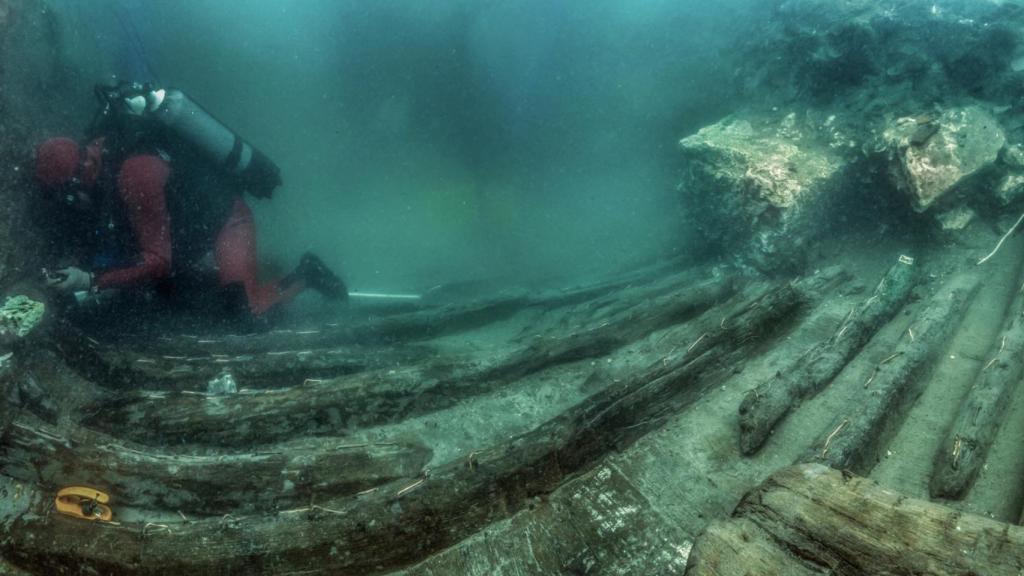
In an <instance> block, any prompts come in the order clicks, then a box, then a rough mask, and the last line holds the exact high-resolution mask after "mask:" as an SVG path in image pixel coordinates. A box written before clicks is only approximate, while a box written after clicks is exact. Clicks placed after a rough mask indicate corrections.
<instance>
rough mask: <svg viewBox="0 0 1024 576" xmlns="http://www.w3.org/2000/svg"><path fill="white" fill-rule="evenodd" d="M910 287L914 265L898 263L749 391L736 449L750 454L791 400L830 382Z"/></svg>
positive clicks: (742, 406)
mask: <svg viewBox="0 0 1024 576" xmlns="http://www.w3.org/2000/svg"><path fill="white" fill-rule="evenodd" d="M913 287H914V271H913V268H912V265H911V264H910V263H903V262H902V261H901V262H898V263H896V264H895V265H893V266H892V267H891V268H890V269H889V271H888V272H886V274H885V276H884V277H883V278H882V280H881V282H879V283H878V286H877V287H876V288H875V292H874V294H873V295H872V296H871V297H870V298H868V299H867V300H866V301H865V302H864V303H863V304H861V305H860V306H858V307H857V308H855V309H854V310H851V312H850V315H849V316H848V317H847V318H846V320H844V322H843V324H842V325H841V326H840V327H839V328H838V329H837V330H836V332H835V333H834V334H833V335H832V336H831V337H830V338H829V339H828V340H825V341H824V342H821V343H820V344H818V345H816V346H814V347H813V348H811V349H810V350H808V351H807V352H806V353H805V354H804V355H803V356H801V357H800V358H799V359H798V360H797V361H796V362H794V363H793V365H792V366H790V367H789V368H787V369H785V370H784V371H780V372H777V373H776V374H775V376H773V377H771V378H769V379H768V380H767V381H765V382H762V383H760V384H758V385H757V386H756V387H755V388H753V389H751V390H750V391H749V392H747V395H746V396H745V397H744V399H743V402H742V403H741V404H740V408H739V426H740V450H741V451H742V452H743V453H744V454H748V455H749V454H753V453H755V452H757V450H758V449H760V448H761V446H762V445H763V444H764V442H765V441H766V440H767V439H768V436H769V435H770V434H771V431H772V428H774V427H775V425H776V424H777V423H778V422H779V421H780V420H782V419H783V418H784V417H785V416H786V414H788V413H789V411H790V410H792V409H793V408H794V406H796V405H797V404H799V403H800V402H801V401H803V400H804V399H806V398H808V397H811V396H813V395H814V394H817V393H818V392H819V391H820V390H821V389H822V388H823V387H824V386H825V385H826V384H828V383H829V382H831V381H832V379H833V378H835V377H836V376H837V375H838V374H839V372H840V371H841V370H842V369H843V367H844V366H846V364H847V362H849V361H850V359H851V358H853V357H854V356H855V355H856V354H857V353H858V352H859V351H860V350H861V349H862V348H863V347H864V345H865V344H867V342H868V340H870V339H871V337H872V336H874V334H875V332H877V331H878V329H879V328H881V327H882V326H883V325H885V323H887V322H888V321H889V320H890V319H891V318H892V317H893V316H894V315H895V314H896V312H898V311H899V310H900V309H901V308H903V306H904V305H905V304H906V302H907V300H908V299H909V298H910V294H911V290H912V289H913Z"/></svg>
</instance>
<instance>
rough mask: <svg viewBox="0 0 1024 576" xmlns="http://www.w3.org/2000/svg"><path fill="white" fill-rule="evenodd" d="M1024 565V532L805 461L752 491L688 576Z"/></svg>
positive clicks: (987, 570) (696, 556) (943, 574)
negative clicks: (909, 496) (908, 496)
mask: <svg viewBox="0 0 1024 576" xmlns="http://www.w3.org/2000/svg"><path fill="white" fill-rule="evenodd" d="M752 569H753V570H754V571H753V572H751V570H752ZM1022 569H1024V528H1022V527H1019V526H1014V525H1011V524H1005V523H1002V522H997V521H995V520H991V519H988V518H985V517H982V516H977V515H973V514H964V513H961V512H959V511H956V510H953V509H951V508H947V507H945V506H942V505H939V504H933V503H930V502H927V501H924V500H916V499H913V498H907V497H905V496H902V495H900V494H898V493H895V492H892V491H890V490H886V489H884V488H882V487H881V486H879V485H878V484H876V483H875V482H873V481H871V480H869V479H866V478H860V477H856V476H853V475H851V474H847V473H843V472H839V471H837V470H833V469H830V468H827V467H825V466H822V465H820V464H801V465H797V466H792V467H789V468H786V469H783V470H781V471H779V472H777V473H775V474H773V475H772V476H771V477H770V478H769V479H768V480H766V481H765V482H764V483H763V484H762V485H761V486H759V487H757V488H755V489H754V490H752V491H751V492H750V493H748V494H747V496H746V497H744V499H743V500H742V501H741V502H740V504H739V506H737V508H736V511H735V513H734V514H733V518H732V519H729V520H720V521H715V522H713V523H712V524H711V525H710V526H709V528H708V529H707V531H706V532H705V533H704V534H703V535H702V536H701V537H700V538H699V539H698V541H697V543H696V544H695V546H694V548H693V551H692V553H691V555H690V560H689V566H688V569H687V572H686V574H687V576H711V575H714V576H732V575H736V576H740V575H746V574H751V573H757V574H793V575H808V574H836V575H840V576H867V575H870V574H932V575H935V576H953V575H957V576H959V575H963V574H986V575H993V576H1002V575H1006V576H1016V575H1017V574H1020V571H1021V570H1022Z"/></svg>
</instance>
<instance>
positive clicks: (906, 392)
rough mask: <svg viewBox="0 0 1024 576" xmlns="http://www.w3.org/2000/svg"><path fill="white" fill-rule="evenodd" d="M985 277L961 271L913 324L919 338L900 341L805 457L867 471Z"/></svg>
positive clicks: (893, 430) (877, 456)
mask: <svg viewBox="0 0 1024 576" xmlns="http://www.w3.org/2000/svg"><path fill="white" fill-rule="evenodd" d="M979 286H980V279H979V278H978V277H975V276H966V275H964V276H959V277H957V278H954V279H953V280H952V281H950V282H949V283H948V284H947V285H945V286H943V287H942V288H941V289H940V290H939V291H938V292H937V293H936V295H935V296H934V297H933V298H932V299H931V301H930V302H929V304H928V307H927V308H926V309H925V310H924V311H923V312H921V313H920V314H919V315H918V317H917V319H916V320H915V322H914V325H913V326H912V330H913V333H914V337H913V338H910V337H909V335H908V336H907V337H905V338H903V339H901V340H900V342H899V344H897V345H896V346H895V348H894V349H893V353H892V354H891V355H890V356H888V357H886V358H885V359H883V360H882V361H881V362H879V364H878V365H877V366H876V367H875V370H874V371H873V373H872V374H871V376H870V377H869V378H868V379H867V381H865V383H864V385H863V386H862V390H858V391H857V394H856V399H855V400H852V401H851V402H850V403H849V408H848V410H846V411H844V412H843V413H842V414H838V415H836V418H835V419H834V420H833V422H832V423H831V424H830V425H829V426H828V427H827V428H826V429H825V430H823V431H822V433H821V435H820V437H819V438H818V440H817V441H816V442H815V443H814V444H813V445H812V447H811V449H810V451H808V452H807V453H806V454H805V456H804V457H803V461H805V462H822V463H825V464H827V465H829V466H832V467H834V468H838V469H843V470H847V469H848V470H853V471H854V472H857V473H860V474H866V473H867V472H868V471H870V470H871V468H873V467H874V465H875V463H876V462H877V461H878V458H879V454H880V451H881V450H882V449H883V446H884V445H885V443H886V442H887V441H888V440H889V438H890V437H891V436H892V434H893V433H894V432H895V431H896V429H898V426H899V425H900V423H901V422H902V416H903V414H905V412H906V409H907V408H908V407H909V405H910V404H912V402H913V400H915V399H916V398H917V396H918V394H917V390H916V389H915V388H916V384H917V383H918V382H919V381H920V380H922V376H923V375H924V374H926V373H927V369H928V363H929V361H931V360H932V359H933V358H934V357H935V355H936V354H939V353H941V352H942V351H943V350H944V349H945V345H946V343H947V342H948V339H949V337H950V336H951V335H952V333H953V332H954V331H955V329H956V327H957V326H959V324H960V321H961V320H962V319H963V315H964V313H965V312H966V310H967V307H968V305H969V304H970V302H971V299H972V298H973V297H974V294H975V293H977V291H978V287H979Z"/></svg>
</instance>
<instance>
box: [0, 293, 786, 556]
mask: <svg viewBox="0 0 1024 576" xmlns="http://www.w3.org/2000/svg"><path fill="white" fill-rule="evenodd" d="M805 301H806V300H805V298H804V297H803V295H802V294H800V292H799V291H798V290H797V289H796V288H795V287H794V286H792V285H785V286H782V287H780V288H778V289H777V290H774V291H772V292H770V293H769V294H766V295H765V296H764V297H762V298H760V299H758V300H757V301H756V302H754V303H752V304H751V305H750V306H748V307H746V308H745V309H744V310H743V312H741V313H740V314H738V315H736V316H734V317H733V318H732V319H731V320H730V322H729V323H728V325H727V326H725V327H723V328H720V329H719V330H718V332H717V333H716V334H715V335H713V336H711V337H709V338H708V340H709V341H714V342H715V344H714V345H713V346H711V347H709V348H706V349H705V350H704V351H702V352H700V353H699V354H698V353H693V352H692V351H691V353H687V354H683V355H681V357H677V358H675V359H673V360H671V361H666V362H665V363H658V364H657V365H656V366H655V367H654V368H652V369H650V370H649V371H647V372H645V373H644V374H640V375H637V376H636V377H634V378H630V379H628V380H627V381H625V382H621V383H613V384H610V385H609V386H608V387H606V388H605V389H604V390H602V391H601V392H598V393H596V394H594V395H593V396H592V397H590V398H588V399H587V400H585V401H584V402H582V403H581V404H579V405H577V406H575V407H573V408H571V409H569V410H567V411H565V412H564V413H562V414H561V415H559V416H557V417H555V418H553V419H552V420H550V421H548V422H546V423H544V424H542V425H541V426H539V427H537V428H536V429H534V430H532V431H530V432H527V433H525V434H522V435H520V436H517V437H514V438H512V439H511V440H509V441H508V442H507V443H505V444H503V445H501V446H496V447H493V448H490V449H486V450H482V451H480V452H477V453H474V454H472V455H470V456H469V457H467V458H466V459H463V460H460V461H455V462H450V463H448V464H445V465H442V466H440V467H439V468H438V469H437V470H436V471H433V472H431V473H430V474H429V475H428V476H425V477H423V478H421V479H420V480H417V481H415V482H410V483H404V482H403V483H395V484H391V485H388V486H385V487H382V488H381V489H379V490H376V491H374V492H373V493H370V494H365V495H362V496H360V497H358V498H355V499H351V498H349V499H341V500H338V501H336V502H325V503H323V504H322V506H311V507H303V508H301V509H298V510H293V511H283V512H280V513H277V514H262V515H253V516H247V517H240V518H229V519H218V520H214V519H206V520H199V521H195V522H188V523H178V524H161V525H158V526H154V525H152V524H150V525H147V524H144V523H127V522H125V523H122V524H120V525H112V524H99V525H91V526H89V527H85V528H83V526H82V524H81V522H75V521H74V520H72V519H68V518H63V517H57V516H54V515H52V514H47V513H45V510H43V509H42V505H43V504H42V502H40V503H37V504H36V505H35V506H34V507H32V508H30V510H29V511H28V513H21V514H17V515H13V516H10V517H5V516H4V510H3V509H0V524H2V525H4V526H7V527H8V528H9V530H8V532H7V534H8V536H7V537H5V538H3V539H0V547H2V548H3V551H4V554H5V556H7V557H8V558H10V559H12V560H14V561H16V562H18V563H20V564H24V565H32V566H36V567H38V569H41V570H56V571H59V570H64V569H69V568H71V569H75V570H95V571H97V572H100V573H104V572H112V573H117V574H129V575H130V574H143V573H145V574H153V575H161V574H182V573H187V574H191V575H194V576H202V575H206V574H217V575H218V576H220V575H230V574H253V573H282V572H285V571H286V570H291V571H294V572H302V573H306V574H332V575H339V576H340V575H346V574H358V575H366V574H375V573H381V572H385V571H387V570H390V569H395V568H397V567H401V566H405V565H408V564H410V563H412V562H415V561H417V560H419V559H421V558H423V557H425V556H427V555H429V554H431V553H434V552H436V551H438V550H440V549H442V548H445V547H448V546H450V545H452V544H453V543H455V542H457V541H459V540H461V539H463V538H465V537H466V536H468V535H469V534H471V533H472V532H474V531H476V530H478V529H479V528H480V527H482V526H484V525H486V524H489V523H491V522H493V521H496V520H498V519H501V518H505V517H507V516H508V515H510V514H513V513H515V512H516V511H518V510H520V509H521V508H522V507H523V506H524V505H525V504H526V503H527V502H528V501H529V500H530V499H532V498H534V497H536V496H539V495H543V494H547V493H550V492H551V491H553V490H554V489H555V488H556V487H557V486H558V485H559V484H561V483H562V482H563V481H564V480H565V479H566V478H567V477H569V476H570V475H573V474H575V473H577V472H578V471H580V470H581V469H583V468H585V467H586V466H588V465H590V464H592V463H593V462H594V461H595V460H597V459H598V458H600V457H601V456H603V455H604V454H606V453H607V452H608V451H609V450H612V449H615V448H621V447H624V446H627V445H629V443H631V442H633V441H635V440H636V439H637V438H639V437H640V436H642V435H643V434H645V433H647V432H648V431H650V430H651V429H653V428H654V427H656V426H658V425H659V423H660V422H661V421H662V418H663V417H665V416H667V415H670V414H672V413H674V412H676V411H678V410H679V409H680V408H681V407H682V406H685V405H687V404H689V403H692V402H693V401H694V400H696V399H697V398H699V397H700V395H701V394H702V392H703V391H704V390H705V389H706V388H707V387H708V386H713V385H716V384H717V383H718V382H720V378H721V377H722V375H723V374H724V373H728V372H731V371H732V369H733V368H735V367H736V366H737V365H739V364H741V363H742V360H743V358H744V357H745V355H746V354H748V353H749V352H750V350H751V349H752V347H753V346H755V345H757V344H758V343H760V342H762V341H764V339H766V338H768V337H770V336H772V335H774V334H777V333H778V331H779V330H781V329H782V327H784V326H786V325H788V322H787V320H791V319H792V318H793V317H794V316H795V313H796V312H797V310H799V308H800V306H801V305H802V304H803V303H804V302H805Z"/></svg>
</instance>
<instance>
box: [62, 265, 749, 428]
mask: <svg viewBox="0 0 1024 576" xmlns="http://www.w3.org/2000/svg"><path fill="white" fill-rule="evenodd" d="M732 291H733V287H732V282H731V281H730V280H727V279H712V280H708V281H705V282H703V283H700V284H697V285H695V286H684V287H677V289H676V290H675V291H673V292H671V293H670V294H668V295H666V296H664V297H661V298H657V299H655V300H653V301H651V302H650V303H647V304H644V305H643V306H641V307H640V308H642V309H639V310H631V311H629V312H628V313H625V314H618V315H615V316H613V317H612V318H609V319H608V320H607V321H605V322H601V323H600V324H598V325H596V326H595V327H594V328H593V329H591V330H586V331H583V332H580V333H578V334H572V335H569V336H563V337H559V338H547V339H543V340H542V341H541V342H540V343H538V344H531V345H527V346H525V347H523V348H522V349H521V350H520V351H518V352H517V353H513V354H511V355H510V356H509V357H508V358H507V359H505V360H504V361H502V362H500V363H499V364H498V365H497V366H494V367H486V366H484V367H481V366H479V365H478V364H477V363H476V362H473V361H462V362H459V361H451V360H436V361H431V362H422V363H419V364H414V365H412V366H404V367H402V368H397V369H387V370H379V371H373V372H365V373H359V374H353V375H351V376H347V377H343V378H338V379H334V380H326V381H322V382H321V381H308V382H306V383H304V384H302V385H300V386H295V387H293V388H288V389H283V390H268V391H263V392H260V393H251V394H236V395H229V396H206V395H198V394H160V393H158V394H154V393H147V392H142V393H134V394H123V395H118V396H116V397H114V398H110V399H104V401H103V402H102V403H101V404H97V405H95V406H93V407H91V408H86V409H85V410H84V411H83V412H84V413H85V414H86V416H85V417H84V418H83V419H82V423H83V424H84V425H85V426H88V427H92V428H96V429H98V430H102V431H104V432H108V433H110V434H112V435H115V436H118V437H121V438H126V439H129V440H132V441H136V442H140V443H144V444H157V445H160V444H167V443H173V444H180V443H182V442H186V443H198V444H206V445H215V446H251V445H254V444H263V443H269V442H275V441H279V440H282V439H286V438H290V437H292V436H294V435H296V434H300V433H301V434H305V435H340V434H344V433H345V431H346V430H350V429H352V428H357V427H364V426H373V425H380V424H385V423H389V422H394V421H398V420H401V419H403V418H408V417H410V416H414V415H422V414H427V413H430V412H434V411H437V410H441V409H445V408H449V407H451V406H453V405H455V404H456V403H457V402H459V401H461V400H464V399H466V398H470V397H473V396H478V395H481V394H485V393H488V392H491V391H493V390H495V389H498V388H501V387H503V386H505V385H506V384H508V383H510V382H513V381H515V380H517V379H519V378H522V377H523V376H526V375H528V374H531V373H533V372H536V371H539V370H542V369H543V368H545V367H549V366H555V365H558V364H561V363H564V362H570V361H574V360H580V359H584V358H590V357H595V356H601V355H604V354H607V353H608V352H611V351H612V350H614V349H616V348H619V347H621V346H624V345H626V344H628V343H629V342H631V341H633V340H635V339H638V338H642V337H643V336H646V335H647V334H649V333H650V331H651V330H654V329H657V328H661V327H665V326H669V325H672V324H674V323H678V322H683V321H686V320H687V319H689V318H692V317H693V316H694V315H696V314H697V313H699V312H702V311H704V310H707V309H708V308H710V307H712V306H714V305H715V304H716V303H718V302H719V301H721V300H722V299H724V298H725V297H727V296H728V295H729V294H731V293H732Z"/></svg>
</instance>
